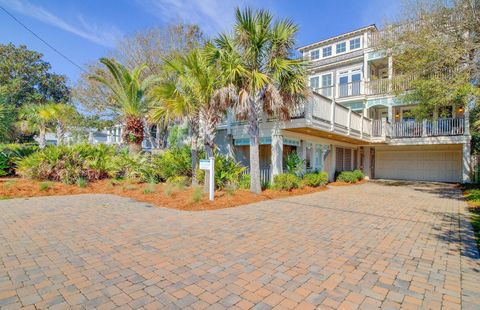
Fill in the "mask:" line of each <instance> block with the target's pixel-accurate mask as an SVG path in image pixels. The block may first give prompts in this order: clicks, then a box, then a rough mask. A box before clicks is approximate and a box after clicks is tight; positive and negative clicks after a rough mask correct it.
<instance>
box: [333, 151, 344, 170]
mask: <svg viewBox="0 0 480 310" xmlns="http://www.w3.org/2000/svg"><path fill="white" fill-rule="evenodd" d="M343 153H344V149H343V148H341V147H337V148H336V149H335V171H343Z"/></svg>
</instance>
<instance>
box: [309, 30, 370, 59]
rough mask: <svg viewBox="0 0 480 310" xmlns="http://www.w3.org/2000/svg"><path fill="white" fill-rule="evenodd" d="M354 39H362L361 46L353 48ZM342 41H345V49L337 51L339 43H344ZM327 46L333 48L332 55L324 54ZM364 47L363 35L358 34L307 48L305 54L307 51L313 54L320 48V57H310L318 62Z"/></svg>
mask: <svg viewBox="0 0 480 310" xmlns="http://www.w3.org/2000/svg"><path fill="white" fill-rule="evenodd" d="M354 39H359V40H360V47H357V48H354V49H351V48H350V40H354ZM342 43H345V51H343V52H339V53H337V45H338V44H342ZM327 47H330V48H331V50H332V53H331V54H330V56H326V57H324V56H323V49H324V48H327ZM363 47H364V44H363V40H362V36H361V35H358V36H355V37H350V38H347V39H344V40H341V41H336V42H332V43H331V44H327V45H321V46H318V47H316V48H314V49H311V50H305V51H303V56H304V57H305V53H308V55H309V56H311V53H312V52H313V51H316V50H318V51H319V57H318V58H316V59H311V57H309V58H310V61H311V62H316V61H319V60H323V59H328V58H332V57H335V56H338V55H343V54H347V53H350V52H354V51H358V50H361V49H362V48H363Z"/></svg>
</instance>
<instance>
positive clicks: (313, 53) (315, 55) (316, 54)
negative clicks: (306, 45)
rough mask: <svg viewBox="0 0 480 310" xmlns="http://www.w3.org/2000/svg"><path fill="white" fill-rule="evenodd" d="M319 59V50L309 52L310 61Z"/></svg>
mask: <svg viewBox="0 0 480 310" xmlns="http://www.w3.org/2000/svg"><path fill="white" fill-rule="evenodd" d="M319 58H320V51H319V50H314V51H311V52H310V59H311V60H316V59H319Z"/></svg>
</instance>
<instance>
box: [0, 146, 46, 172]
mask: <svg viewBox="0 0 480 310" xmlns="http://www.w3.org/2000/svg"><path fill="white" fill-rule="evenodd" d="M37 150H38V146H37V145H34V144H0V176H11V175H15V174H16V164H15V161H16V160H19V159H20V158H23V157H26V156H29V155H30V154H32V153H34V152H36V151H37Z"/></svg>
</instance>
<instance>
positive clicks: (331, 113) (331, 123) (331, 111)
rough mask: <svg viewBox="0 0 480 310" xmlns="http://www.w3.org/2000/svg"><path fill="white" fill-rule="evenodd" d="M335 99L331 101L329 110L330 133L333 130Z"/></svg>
mask: <svg viewBox="0 0 480 310" xmlns="http://www.w3.org/2000/svg"><path fill="white" fill-rule="evenodd" d="M335 105H336V103H335V98H334V99H332V104H331V109H330V131H334V130H335Z"/></svg>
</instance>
